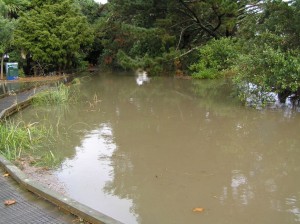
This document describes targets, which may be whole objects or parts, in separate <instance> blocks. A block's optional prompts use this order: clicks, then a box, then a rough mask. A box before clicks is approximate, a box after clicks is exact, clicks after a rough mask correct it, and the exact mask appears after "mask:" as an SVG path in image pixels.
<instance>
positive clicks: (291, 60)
mask: <svg viewBox="0 0 300 224" xmlns="http://www.w3.org/2000/svg"><path fill="white" fill-rule="evenodd" d="M299 18H300V3H299V1H297V0H291V1H289V2H283V1H281V0H272V1H271V0H270V1H264V2H261V3H260V5H259V9H258V10H257V13H255V14H253V15H252V16H250V17H248V20H246V21H245V22H244V24H243V26H241V30H240V33H239V36H240V37H241V40H242V41H243V45H244V52H241V53H240V57H239V58H238V60H237V63H236V66H235V69H236V71H237V76H236V78H235V83H236V84H237V85H238V86H239V88H241V89H242V91H241V96H243V97H242V98H243V99H245V98H247V97H248V95H250V94H252V95H256V96H257V98H259V100H260V101H262V102H266V101H267V100H268V94H267V92H270V91H273V92H276V93H278V97H279V100H280V101H281V102H282V103H283V102H285V100H286V98H287V97H288V96H290V95H292V94H293V96H294V98H295V99H299V97H300V60H299V53H300V41H299V36H300V26H299V22H300V19H299ZM249 83H251V84H254V85H255V86H256V88H253V87H251V86H250V87H249V85H247V84H249ZM247 87H249V88H247ZM245 88H247V89H246V90H245Z"/></svg>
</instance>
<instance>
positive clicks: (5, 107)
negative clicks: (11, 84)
mask: <svg viewBox="0 0 300 224" xmlns="http://www.w3.org/2000/svg"><path fill="white" fill-rule="evenodd" d="M47 88H49V87H48V86H40V87H37V88H33V89H30V90H26V91H24V92H20V93H13V94H11V95H7V96H4V97H2V98H0V119H2V118H4V117H6V116H9V115H11V114H12V113H15V112H16V111H17V110H19V109H22V107H24V106H27V105H28V104H29V102H28V101H29V100H30V99H31V98H32V97H33V96H34V95H35V94H36V93H38V92H41V91H44V90H46V89H47ZM17 105H18V106H17ZM16 106H17V107H16Z"/></svg>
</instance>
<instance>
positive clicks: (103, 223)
mask: <svg viewBox="0 0 300 224" xmlns="http://www.w3.org/2000/svg"><path fill="white" fill-rule="evenodd" d="M0 165H1V166H2V167H3V168H4V169H5V170H6V171H7V172H8V173H9V174H10V176H11V177H13V179H14V180H16V181H17V182H18V183H19V184H20V185H21V186H23V187H25V188H26V189H27V190H28V191H30V192H32V193H34V194H36V195H38V196H40V197H42V198H44V199H45V200H47V201H49V202H51V203H53V204H55V205H57V206H58V207H60V208H62V209H64V210H66V211H68V212H70V213H72V214H73V215H76V216H78V217H80V218H82V219H84V220H85V221H88V222H90V223H93V224H123V223H122V222H120V221H118V220H115V219H113V218H111V217H109V216H107V215H105V214H103V213H101V212H98V211H96V210H94V209H92V208H90V207H88V206H86V205H83V204H81V203H79V202H78V201H76V200H73V199H71V198H69V197H66V196H63V195H61V194H59V193H57V192H56V191H53V190H51V189H49V188H46V187H45V186H43V185H41V184H39V183H37V182H36V181H34V180H32V179H30V178H28V177H27V176H26V175H25V174H24V173H23V172H22V171H21V170H20V169H19V168H18V167H16V166H15V165H13V164H12V163H11V162H10V161H8V160H6V159H5V158H4V157H3V156H1V155H0Z"/></svg>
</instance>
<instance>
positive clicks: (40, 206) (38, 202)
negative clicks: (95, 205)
mask: <svg viewBox="0 0 300 224" xmlns="http://www.w3.org/2000/svg"><path fill="white" fill-rule="evenodd" d="M0 174H1V175H0V223H1V224H2V223H3V224H4V223H10V224H17V223H47V224H48V223H51V224H56V223H57V224H60V223H61V224H63V223H76V217H75V216H73V215H71V214H67V213H65V212H64V211H62V210H60V209H59V208H58V207H56V206H54V205H53V204H51V203H49V202H47V201H45V200H43V199H42V198H39V197H37V196H36V195H34V194H32V193H31V192H29V191H27V190H24V189H23V188H22V187H21V186H20V185H19V184H18V183H17V182H16V181H14V180H13V179H12V178H11V177H10V176H7V177H4V175H5V171H4V169H3V168H0ZM7 200H10V201H13V202H15V203H14V204H12V205H5V201H7Z"/></svg>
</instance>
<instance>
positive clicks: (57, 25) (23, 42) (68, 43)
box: [14, 0, 93, 68]
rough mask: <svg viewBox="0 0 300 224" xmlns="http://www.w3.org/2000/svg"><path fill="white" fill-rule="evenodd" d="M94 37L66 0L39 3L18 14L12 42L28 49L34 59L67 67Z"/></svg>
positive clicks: (73, 7) (74, 8)
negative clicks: (18, 17)
mask: <svg viewBox="0 0 300 224" xmlns="http://www.w3.org/2000/svg"><path fill="white" fill-rule="evenodd" d="M92 41H93V30H92V29H91V28H90V26H89V24H88V22H87V20H86V17H84V16H83V15H82V14H81V13H80V11H79V10H78V8H77V7H75V5H73V4H72V3H71V1H69V0H64V1H62V2H57V3H55V4H46V3H44V4H42V5H41V7H36V8H35V9H33V10H31V11H29V12H27V13H25V14H24V15H22V17H20V19H19V21H18V24H17V27H16V30H15V32H14V45H15V46H16V47H18V48H19V49H23V50H25V51H26V52H27V53H29V52H30V53H31V55H32V58H33V60H36V61H39V62H42V63H46V64H51V65H52V66H53V67H59V68H67V67H71V66H72V65H74V64H76V63H77V61H78V59H79V56H80V55H78V53H79V52H80V51H82V50H84V49H85V48H86V47H88V46H89V45H90V44H91V43H92Z"/></svg>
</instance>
